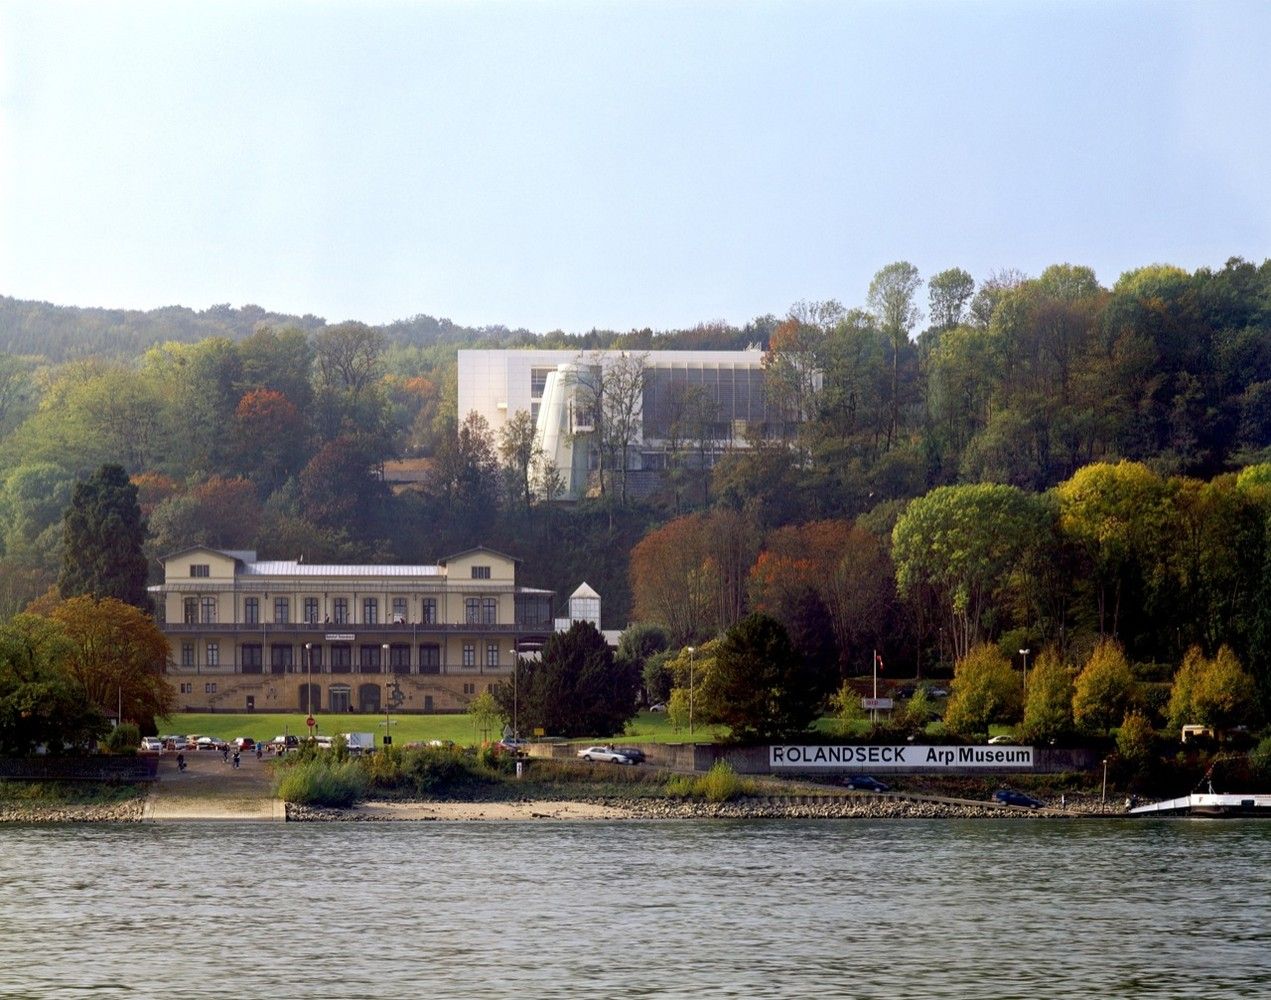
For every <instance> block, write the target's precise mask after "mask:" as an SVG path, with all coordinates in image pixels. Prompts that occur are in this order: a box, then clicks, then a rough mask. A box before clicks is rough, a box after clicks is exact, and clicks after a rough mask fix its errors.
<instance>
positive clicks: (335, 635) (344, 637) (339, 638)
mask: <svg viewBox="0 0 1271 1000" xmlns="http://www.w3.org/2000/svg"><path fill="white" fill-rule="evenodd" d="M323 638H324V639H326V640H327V642H352V641H353V640H354V639H356V638H357V636H355V635H354V634H353V633H352V632H328V633H327V634H326V635H325V636H323Z"/></svg>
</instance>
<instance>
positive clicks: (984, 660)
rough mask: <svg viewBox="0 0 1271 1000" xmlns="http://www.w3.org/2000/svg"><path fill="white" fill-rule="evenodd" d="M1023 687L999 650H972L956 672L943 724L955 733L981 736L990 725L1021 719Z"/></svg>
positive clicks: (982, 646) (983, 645) (984, 644)
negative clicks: (1021, 687) (1021, 691)
mask: <svg viewBox="0 0 1271 1000" xmlns="http://www.w3.org/2000/svg"><path fill="white" fill-rule="evenodd" d="M1020 697H1021V696H1020V686H1019V683H1018V681H1016V679H1015V671H1014V670H1012V669H1011V662H1010V660H1008V659H1007V658H1006V657H1005V656H1004V655H1003V654H1002V652H1001V650H999V649H998V648H997V647H996V646H991V645H988V644H987V643H981V644H980V645H978V646H973V647H972V648H971V650H970V652H968V653H967V655H966V656H964V657H963V658H962V659H961V660H959V661H958V664H957V666H956V667H955V668H954V674H953V687H952V689H951V691H950V694H949V704H948V705H946V706H945V710H944V722H945V725H946V726H948V727H949V729H950V730H952V731H953V732H955V733H959V734H961V735H963V736H979V735H983V734H985V733H987V732H988V730H989V724H990V723H993V722H1006V721H1008V720H1011V719H1016V718H1018V717H1019V710H1020Z"/></svg>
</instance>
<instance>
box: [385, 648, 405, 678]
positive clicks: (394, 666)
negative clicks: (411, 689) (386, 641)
mask: <svg viewBox="0 0 1271 1000" xmlns="http://www.w3.org/2000/svg"><path fill="white" fill-rule="evenodd" d="M388 667H389V669H390V670H391V671H393V673H395V674H408V673H410V647H409V646H404V645H399V644H398V643H394V644H393V645H392V646H390V647H389V649H388Z"/></svg>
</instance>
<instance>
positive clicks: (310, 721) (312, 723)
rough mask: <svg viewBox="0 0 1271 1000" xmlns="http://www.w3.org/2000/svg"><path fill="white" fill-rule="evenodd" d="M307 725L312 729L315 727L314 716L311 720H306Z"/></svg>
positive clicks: (310, 717)
mask: <svg viewBox="0 0 1271 1000" xmlns="http://www.w3.org/2000/svg"><path fill="white" fill-rule="evenodd" d="M305 725H306V726H308V727H309V728H310V729H312V728H313V727H314V725H315V723H314V721H313V716H312V715H311V716H309V718H307V719H305Z"/></svg>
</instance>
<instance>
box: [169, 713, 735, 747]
mask: <svg viewBox="0 0 1271 1000" xmlns="http://www.w3.org/2000/svg"><path fill="white" fill-rule="evenodd" d="M314 719H315V720H316V721H317V723H318V725H317V727H316V732H317V734H318V735H319V736H334V735H335V734H336V733H374V734H375V737H376V742H377V743H378V742H379V739H380V737H382V736H383V735H384V716H383V714H382V713H380V714H377V715H361V714H357V713H352V712H350V713H348V714H342V715H331V714H329V713H325V712H318V713H316V714H315V715H314ZM392 719H393V726H392V731H393V742H394V743H399V744H400V743H415V742H422V741H427V740H453V741H454V742H455V743H458V744H460V745H462V746H469V745H472V744H474V743H480V742H481V740H482V736H483V735H485V736H486V738H488V739H498V738H499V737H500V736H501V735H502V733H501V732H499V731H498V730H496V731H494V732H491V733H488V734H482V733H480V732H478V731H477V727H476V724H475V723H474V722H473V719H472V716H470V715H394V716H393V717H392ZM159 729H160V731H161V732H162V733H164V734H165V735H166V734H168V733H180V734H181V735H182V736H187V735H197V736H215V737H217V738H219V739H223V740H232V739H234V737H236V736H250V737H251V738H252V739H255V740H272V739H273V738H274V737H275V736H281V735H283V734H284V733H292V734H295V735H297V736H304V735H306V734H307V733H308V729H307V728H306V727H305V719H304V716H303V715H301V714H300V713H298V712H290V713H286V714H276V715H275V714H268V713H262V712H253V713H244V714H242V715H227V714H222V713H215V714H204V713H196V712H190V713H177V714H174V715H171V716H169V717H168V718H167V719H165V720H161V721H160V722H159ZM714 736H715V733H714V732H713V731H712V730H711V729H707V728H706V727H703V726H697V727H695V729H694V733H693V738H694V739H695V740H698V741H700V742H709V741H711V740H712V739H713V738H714ZM623 738H624V739H628V740H631V741H633V742H635V741H639V742H641V743H686V742H688V740H689V735H688V731H687V730H685V729H681V730H679V731H677V730H676V729H675V728H674V727H673V726H672V725H671V723H670V721H669V720H668V719H667V717H666V714H665V713H663V712H641V713H640V714H639V715H638V716H636V718H634V719H632V720H631V722H630V723H628V724H627V731H626V733H625V734H623Z"/></svg>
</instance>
